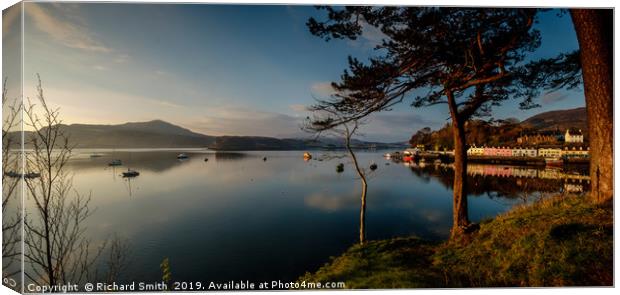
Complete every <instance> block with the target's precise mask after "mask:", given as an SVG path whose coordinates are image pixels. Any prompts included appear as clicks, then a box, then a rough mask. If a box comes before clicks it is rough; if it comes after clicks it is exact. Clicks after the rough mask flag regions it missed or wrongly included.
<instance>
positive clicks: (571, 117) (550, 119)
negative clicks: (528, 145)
mask: <svg viewBox="0 0 620 295" xmlns="http://www.w3.org/2000/svg"><path fill="white" fill-rule="evenodd" d="M587 117H588V116H587V113H586V108H585V107H584V108H576V109H568V110H558V111H550V112H544V113H540V114H538V115H535V116H532V117H529V118H527V119H526V120H524V121H523V122H521V124H522V125H523V126H527V127H530V128H533V129H536V130H540V131H545V130H555V129H560V130H562V131H565V130H566V129H567V128H577V129H581V130H582V131H583V132H584V133H586V134H587V129H588V122H587Z"/></svg>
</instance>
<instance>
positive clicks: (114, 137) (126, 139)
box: [24, 120, 215, 148]
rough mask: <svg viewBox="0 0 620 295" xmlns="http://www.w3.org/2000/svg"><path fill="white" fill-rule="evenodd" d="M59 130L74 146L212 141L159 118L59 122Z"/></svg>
mask: <svg viewBox="0 0 620 295" xmlns="http://www.w3.org/2000/svg"><path fill="white" fill-rule="evenodd" d="M61 130H62V131H63V132H64V133H65V134H66V135H67V136H68V138H69V140H70V143H71V144H74V145H75V146H76V147H77V148H163V147H169V148H190V147H206V146H208V145H210V144H212V143H213V142H214V141H215V137H214V136H208V135H204V134H200V133H195V132H192V131H190V130H188V129H185V128H182V127H179V126H176V125H173V124H170V123H168V122H164V121H161V120H153V121H148V122H132V123H125V124H119V125H89V124H71V125H61ZM32 135H33V132H32V131H26V132H24V137H25V139H26V143H28V141H29V138H31V136H32Z"/></svg>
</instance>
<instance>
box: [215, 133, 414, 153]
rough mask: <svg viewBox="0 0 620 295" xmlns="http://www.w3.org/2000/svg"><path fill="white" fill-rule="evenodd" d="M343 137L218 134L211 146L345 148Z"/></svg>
mask: <svg viewBox="0 0 620 295" xmlns="http://www.w3.org/2000/svg"><path fill="white" fill-rule="evenodd" d="M351 146H352V147H354V148H358V149H359V148H377V149H383V148H400V147H405V146H406V144H405V143H382V142H366V141H361V140H355V139H354V140H352V143H351ZM344 147H345V146H344V139H342V138H320V139H318V140H313V139H301V138H283V139H280V138H273V137H257V136H218V137H217V138H216V140H215V142H214V143H213V144H212V145H210V146H209V148H210V149H214V150H302V149H342V148H344Z"/></svg>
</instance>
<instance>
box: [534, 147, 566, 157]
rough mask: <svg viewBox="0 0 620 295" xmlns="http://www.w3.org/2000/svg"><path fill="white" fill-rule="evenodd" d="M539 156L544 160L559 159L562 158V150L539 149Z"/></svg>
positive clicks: (553, 148)
mask: <svg viewBox="0 0 620 295" xmlns="http://www.w3.org/2000/svg"><path fill="white" fill-rule="evenodd" d="M538 156H539V157H544V158H559V157H561V156H562V149H560V148H559V147H544V148H539V149H538Z"/></svg>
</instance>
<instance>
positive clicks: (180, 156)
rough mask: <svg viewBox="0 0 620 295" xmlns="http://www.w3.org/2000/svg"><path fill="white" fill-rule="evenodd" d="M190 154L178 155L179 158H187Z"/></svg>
mask: <svg viewBox="0 0 620 295" xmlns="http://www.w3.org/2000/svg"><path fill="white" fill-rule="evenodd" d="M187 158H189V156H188V155H187V154H179V155H177V159H187Z"/></svg>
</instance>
